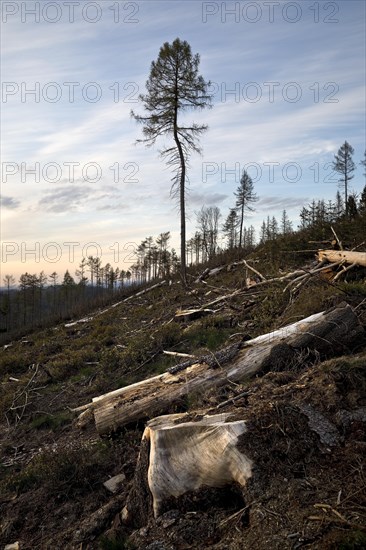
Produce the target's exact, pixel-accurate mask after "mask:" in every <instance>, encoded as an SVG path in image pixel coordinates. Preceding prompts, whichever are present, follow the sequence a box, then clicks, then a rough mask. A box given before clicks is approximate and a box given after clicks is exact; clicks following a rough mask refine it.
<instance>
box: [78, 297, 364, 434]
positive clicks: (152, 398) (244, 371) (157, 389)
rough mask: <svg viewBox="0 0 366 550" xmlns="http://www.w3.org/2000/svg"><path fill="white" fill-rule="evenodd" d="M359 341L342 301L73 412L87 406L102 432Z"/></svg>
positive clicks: (348, 348) (349, 348)
mask: <svg viewBox="0 0 366 550" xmlns="http://www.w3.org/2000/svg"><path fill="white" fill-rule="evenodd" d="M364 340H365V332H364V329H363V328H362V326H361V325H360V323H359V320H358V318H357V316H356V314H355V313H354V311H353V309H352V308H351V307H350V306H349V305H347V304H343V305H341V306H339V307H337V308H334V309H331V310H329V311H326V312H321V313H316V314H315V315H312V316H310V317H307V318H306V319H303V320H302V321H298V322H296V323H293V324H291V325H288V326H285V327H283V328H281V329H279V330H276V331H273V332H270V333H268V334H264V335H261V336H258V337H257V338H254V339H253V340H249V341H247V342H244V343H243V344H242V345H241V349H240V350H239V349H238V346H237V348H236V351H235V352H233V353H231V355H230V354H228V358H227V359H225V354H223V356H222V358H221V359H220V360H218V359H216V360H214V361H213V362H212V363H211V364H209V361H208V360H205V361H202V360H201V361H197V362H195V363H193V364H189V366H187V367H186V368H182V369H179V368H176V370H175V371H174V370H172V369H171V371H170V372H165V373H163V374H160V375H157V376H154V377H153V378H148V379H147V380H142V381H141V382H137V383H136V384H132V385H130V386H126V387H124V388H120V389H118V390H115V391H113V392H110V393H108V394H106V395H102V396H98V397H96V398H94V399H93V402H92V403H89V404H87V405H84V406H82V407H79V408H78V409H77V410H78V411H82V410H87V409H89V408H90V409H92V410H93V412H94V419H95V423H96V427H97V430H98V432H99V433H100V434H105V433H109V432H113V431H116V430H117V429H119V428H120V427H122V426H125V425H127V424H130V423H132V422H137V421H139V420H142V419H146V418H152V417H154V416H157V415H159V414H162V413H164V412H166V411H168V410H169V409H170V408H171V407H172V406H174V405H177V404H179V403H184V401H185V400H186V398H187V396H189V395H190V394H192V393H193V394H194V393H197V392H200V393H203V392H205V391H206V390H207V389H209V388H214V387H219V386H222V385H225V384H227V383H230V382H233V383H238V382H239V383H240V382H242V381H243V380H245V379H247V378H249V377H252V376H254V375H255V374H258V373H261V372H262V373H264V372H267V371H269V370H280V369H282V368H284V367H286V368H289V367H290V365H291V362H292V361H293V360H294V359H295V357H296V356H297V354H298V352H301V351H302V350H307V351H309V350H310V351H311V350H313V351H315V352H316V354H317V356H319V357H320V358H321V359H323V358H327V357H332V356H335V355H340V354H344V353H347V352H350V351H352V350H353V349H354V348H355V347H356V346H357V345H359V344H360V343H362V342H363V341H364Z"/></svg>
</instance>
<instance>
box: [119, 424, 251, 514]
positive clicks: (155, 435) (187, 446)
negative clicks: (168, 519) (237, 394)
mask: <svg viewBox="0 0 366 550" xmlns="http://www.w3.org/2000/svg"><path fill="white" fill-rule="evenodd" d="M228 416H229V414H216V415H213V416H203V417H201V418H199V419H197V421H187V415H186V414H170V415H167V416H160V417H157V418H154V419H153V420H151V421H150V422H148V424H147V427H146V428H145V431H144V433H143V436H142V444H141V451H140V456H139V460H138V464H137V470H136V471H137V472H138V471H139V470H142V471H141V472H139V473H140V475H135V487H134V489H133V490H132V493H131V494H130V495H129V498H128V501H127V503H126V507H125V509H124V511H123V517H124V519H125V520H126V521H128V520H129V519H130V520H133V519H134V516H135V515H136V500H137V504H138V506H137V508H139V515H145V520H146V519H147V517H146V516H148V515H149V510H148V508H149V507H150V504H149V502H148V500H149V499H145V502H144V503H143V506H141V503H140V502H139V499H136V498H135V497H136V495H135V493H141V492H142V493H143V494H146V495H148V494H149V493H148V491H147V487H146V484H147V485H148V489H149V491H150V493H151V497H152V509H153V512H154V516H155V517H157V516H158V515H159V514H160V513H161V511H162V509H163V505H164V502H165V501H167V500H168V499H170V498H171V497H175V498H177V497H179V496H181V495H184V494H185V493H188V492H191V491H196V490H198V489H200V488H203V487H224V486H225V485H227V484H231V483H238V484H239V485H241V486H242V487H244V486H245V485H246V482H247V480H248V479H249V478H250V477H251V475H252V461H251V460H250V459H249V458H248V457H247V456H245V455H244V454H243V453H242V452H240V451H239V450H238V448H237V443H238V438H239V436H241V435H242V434H243V433H245V432H246V431H247V428H246V425H245V422H244V421H243V420H237V421H234V422H227V417H228ZM146 471H147V476H146ZM136 481H137V483H136ZM146 482H147V483H146ZM136 484H137V486H136ZM141 508H142V509H141ZM131 516H132V517H131ZM141 519H142V518H140V521H139V523H140V524H141V523H143V522H142V521H141Z"/></svg>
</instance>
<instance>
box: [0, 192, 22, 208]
mask: <svg viewBox="0 0 366 550" xmlns="http://www.w3.org/2000/svg"><path fill="white" fill-rule="evenodd" d="M19 206H20V201H19V200H18V199H15V198H14V197H7V196H4V195H0V207H1V208H8V209H9V210H16V209H17V208H19Z"/></svg>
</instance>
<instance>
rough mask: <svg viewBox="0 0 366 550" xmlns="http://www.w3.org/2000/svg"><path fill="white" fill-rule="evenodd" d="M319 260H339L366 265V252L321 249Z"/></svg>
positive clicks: (340, 261)
mask: <svg viewBox="0 0 366 550" xmlns="http://www.w3.org/2000/svg"><path fill="white" fill-rule="evenodd" d="M318 259H319V261H323V260H326V261H327V262H330V263H333V262H339V263H345V264H355V265H359V266H362V267H366V252H352V251H349V250H319V251H318Z"/></svg>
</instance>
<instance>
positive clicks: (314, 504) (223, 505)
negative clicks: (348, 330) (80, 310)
mask: <svg viewBox="0 0 366 550" xmlns="http://www.w3.org/2000/svg"><path fill="white" fill-rule="evenodd" d="M253 265H255V268H256V269H257V270H259V271H260V272H262V273H266V275H278V272H277V268H273V272H269V267H268V265H269V264H268V262H267V261H264V262H262V263H261V262H259V263H256V264H253ZM283 267H284V268H285V267H286V266H283ZM293 267H294V266H293V265H292V268H293ZM292 268H291V269H292ZM247 276H248V272H247V270H246V269H245V268H244V266H243V265H237V266H233V267H232V268H231V269H230V270H227V269H224V270H221V271H220V272H218V273H217V274H216V275H215V276H213V277H210V278H208V279H206V281H204V282H200V283H197V284H192V287H191V289H190V290H189V291H187V290H185V289H184V288H182V286H181V285H180V284H179V281H173V282H172V284H171V285H169V284H166V285H165V286H162V287H159V288H156V289H155V290H153V291H151V292H149V293H146V294H144V295H141V296H136V297H133V298H131V299H130V300H129V301H127V302H125V303H121V304H120V305H118V306H116V307H114V308H111V309H110V310H109V311H106V312H104V313H102V314H100V315H96V314H95V313H96V312H94V313H93V312H91V314H90V315H89V316H88V317H87V318H86V319H84V320H83V322H80V323H76V324H72V323H70V324H68V325H69V326H65V324H62V325H58V326H55V327H54V328H51V329H47V330H45V331H40V332H35V333H32V334H30V335H29V336H28V337H27V339H23V340H22V341H17V342H12V345H11V346H9V347H6V349H4V350H3V352H2V354H1V361H0V373H1V379H2V383H1V389H2V395H1V402H0V407H1V420H0V422H1V427H0V428H1V431H0V433H1V436H0V438H1V466H0V484H1V495H2V496H1V497H0V510H1V539H0V540H1V544H3V545H4V544H10V543H14V542H15V541H19V548H21V549H23V548H26V549H28V548H29V549H30V548H32V549H34V548H70V549H72V548H79V549H80V548H83V549H84V550H85V549H94V548H95V549H96V548H141V549H145V548H149V546H150V548H151V550H152V549H153V548H155V549H158V548H161V549H162V550H163V549H166V550H168V549H171V548H174V549H183V548H197V549H201V548H202V547H203V546H205V547H207V548H216V549H222V550H223V549H224V548H225V549H226V548H232V549H233V550H235V549H239V548H248V549H249V548H258V549H262V548H263V549H264V548H269V547H270V548H300V547H302V546H306V547H308V548H363V547H364V546H365V540H366V539H365V520H366V513H365V510H366V502H365V501H364V495H365V488H366V487H365V473H364V462H363V454H364V451H365V445H366V442H365V424H364V421H365V407H366V376H365V372H366V369H365V365H366V347H365V344H364V342H360V343H359V346H358V348H357V349H352V350H345V353H346V355H345V356H344V357H340V358H337V359H332V360H329V361H327V362H319V360H318V359H317V357H316V356H314V354H308V355H307V354H304V355H303V356H302V357H299V358H298V360H297V361H295V362H293V363H292V364H290V365H288V368H286V369H285V370H284V371H281V372H269V373H267V374H265V375H264V376H262V377H257V378H256V379H254V381H251V382H249V381H248V382H246V383H245V384H239V385H238V384H236V385H233V384H228V385H227V386H225V387H222V388H220V389H219V390H216V391H209V392H206V393H205V394H204V395H201V394H199V393H198V394H188V395H186V396H185V398H184V399H181V400H179V402H177V403H175V404H174V408H173V409H174V410H171V411H169V412H184V411H187V412H189V414H190V415H193V416H195V415H197V414H202V412H207V410H211V409H213V408H215V407H216V406H218V405H219V404H220V403H222V402H223V401H226V400H229V399H230V398H232V397H235V396H237V395H239V394H240V393H242V392H243V391H244V390H246V392H247V395H246V396H244V397H242V398H241V399H237V400H235V401H234V402H231V403H228V404H227V405H226V406H225V407H223V408H222V409H220V410H222V411H223V412H230V413H231V414H232V417H233V418H235V419H244V420H245V421H246V422H247V423H248V428H249V434H250V437H249V438H247V439H246V440H245V442H244V441H243V446H245V448H246V450H247V452H249V454H250V456H251V458H252V460H253V461H254V462H255V464H256V472H255V476H254V477H253V479H252V480H251V481H250V483H249V484H248V486H247V488H246V490H245V491H244V492H242V491H241V490H239V488H238V487H229V488H227V489H225V490H224V491H218V490H207V491H202V492H201V493H200V494H194V495H187V496H186V497H185V498H183V499H181V500H179V502H176V503H173V509H172V510H170V511H167V513H166V514H165V515H163V516H161V518H160V519H159V520H157V521H154V520H150V522H149V523H148V525H147V526H144V527H142V528H136V527H134V526H126V525H122V524H121V522H120V517H119V515H118V514H119V512H120V511H121V509H122V508H123V505H124V503H125V501H126V499H127V497H128V494H129V493H130V490H131V487H132V486H133V484H134V483H135V482H134V473H135V467H136V461H137V456H138V453H139V449H140V439H141V434H142V431H143V427H144V423H143V422H141V423H139V424H135V425H133V426H129V427H128V428H126V429H123V430H121V431H120V433H118V434H115V435H114V436H113V437H110V438H104V439H101V438H100V437H99V436H98V434H97V432H96V430H95V427H94V424H93V423H92V422H89V423H88V424H86V426H85V427H84V429H82V430H81V429H80V428H79V427H78V426H77V425H76V419H75V415H74V414H73V413H72V412H71V409H72V408H75V407H78V406H79V405H82V404H83V403H86V402H88V401H90V400H91V398H93V397H95V396H97V395H100V394H102V393H105V392H107V391H111V390H114V389H117V388H119V387H121V386H124V385H127V384H132V383H134V382H136V381H138V380H141V379H143V378H146V377H148V376H152V375H154V374H158V373H161V372H163V371H165V370H166V369H167V368H169V367H171V366H173V365H175V364H176V363H178V362H179V360H181V359H179V358H178V357H174V356H169V355H165V354H164V353H163V350H165V351H175V352H178V353H188V354H193V355H195V356H196V357H199V356H201V355H204V354H207V353H211V352H215V351H216V350H219V349H221V348H222V347H224V346H225V345H228V344H232V343H235V342H241V341H245V340H246V339H248V338H252V337H255V336H257V335H259V334H262V333H264V332H267V331H269V330H273V329H275V328H278V327H280V326H284V325H286V324H288V323H292V322H294V321H296V320H298V319H301V318H303V317H306V316H308V315H311V314H313V313H316V312H318V311H322V310H324V309H327V308H329V307H333V306H335V305H337V304H338V303H340V302H343V301H346V302H348V303H350V304H351V305H352V306H353V307H354V308H355V310H356V312H357V315H358V316H359V319H360V321H361V323H362V324H363V325H364V326H365V325H366V307H365V296H366V292H365V282H364V277H365V274H364V272H362V270H361V271H358V272H357V280H356V281H352V280H350V281H349V282H348V283H344V282H339V283H337V284H333V283H330V282H329V281H328V280H327V279H326V278H322V277H320V276H317V277H313V278H311V279H310V280H309V281H308V282H307V283H306V284H305V285H303V286H302V287H301V288H300V289H299V291H298V292H296V293H293V294H291V293H290V292H289V291H286V292H284V291H283V290H284V287H285V286H286V285H285V284H283V283H278V282H275V283H273V284H270V285H264V286H263V287H260V286H259V287H255V286H254V287H253V288H249V289H248V288H247V287H246V278H247ZM236 290H237V291H238V292H237V293H236V294H234V295H233V296H232V297H230V298H228V299H225V300H222V301H219V302H218V303H217V304H216V305H215V306H213V307H212V309H213V312H212V313H210V314H208V315H207V316H206V317H202V318H199V319H195V320H188V319H186V320H183V322H182V321H177V320H175V319H174V316H175V313H176V311H177V310H179V309H182V310H185V309H192V308H198V307H202V306H205V305H206V304H208V303H211V302H213V301H215V300H216V299H217V298H218V297H222V296H228V295H230V294H233V292H234V291H236ZM306 407H308V408H306ZM309 407H310V409H309ZM309 410H310V411H315V413H314V414H316V415H321V418H323V417H324V418H325V419H326V420H327V421H328V423H329V424H330V425H331V426H332V427H333V428H332V429H334V433H337V434H338V435H337V438H336V440H335V443H334V445H329V444H326V443H324V441H322V438H321V437H320V436H319V434H318V433H316V431H314V429H313V428H312V427H311V422H310V421H309V414H310V415H311V414H312V413H311V412H310V413H309ZM317 418H319V416H318V417H317ZM121 473H123V474H124V475H125V480H124V482H123V483H122V486H121V488H120V490H119V492H118V493H117V494H115V495H111V493H109V492H108V491H107V490H106V488H105V487H104V486H103V482H105V481H106V480H107V479H108V478H110V477H113V476H115V475H117V474H121ZM320 505H322V506H320ZM157 541H160V542H157ZM342 545H343V546H342Z"/></svg>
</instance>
